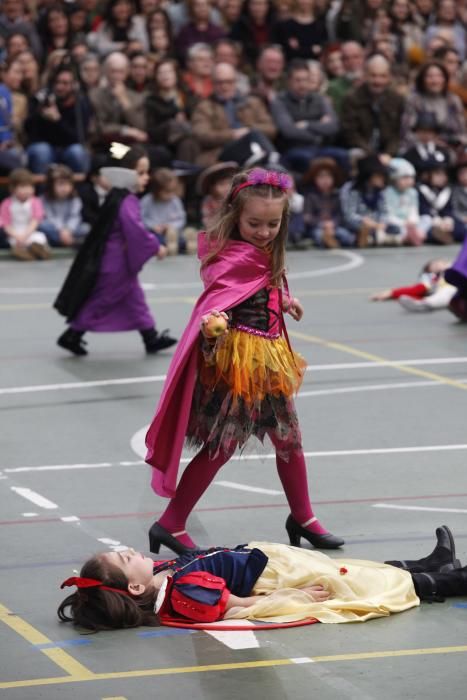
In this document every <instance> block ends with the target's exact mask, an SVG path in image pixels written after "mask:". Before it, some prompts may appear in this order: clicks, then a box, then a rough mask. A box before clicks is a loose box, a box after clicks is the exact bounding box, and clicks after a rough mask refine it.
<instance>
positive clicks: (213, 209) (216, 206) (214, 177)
mask: <svg viewBox="0 0 467 700" xmlns="http://www.w3.org/2000/svg"><path fill="white" fill-rule="evenodd" d="M237 171H238V164H237V163H236V162H235V161H233V160H229V161H225V162H223V163H215V164H214V165H211V166H210V167H209V168H206V169H205V170H203V172H202V173H201V174H200V175H199V177H198V183H197V189H198V192H199V194H200V195H201V196H202V198H203V199H202V201H201V223H202V226H203V229H204V230H205V231H207V230H208V229H210V228H211V227H212V226H214V224H215V221H216V217H217V214H218V213H219V211H220V209H221V206H222V203H223V201H224V199H225V198H226V197H227V195H228V193H229V191H230V185H231V184H232V177H233V176H234V175H235V173H236V172H237Z"/></svg>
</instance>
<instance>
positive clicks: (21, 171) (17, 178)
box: [8, 168, 34, 192]
mask: <svg viewBox="0 0 467 700" xmlns="http://www.w3.org/2000/svg"><path fill="white" fill-rule="evenodd" d="M21 185H32V186H33V187H34V175H33V174H32V172H31V171H30V170H27V169H26V168H15V169H14V170H12V171H11V173H10V174H9V176H8V186H9V188H10V191H11V192H13V190H14V189H16V187H19V186H21Z"/></svg>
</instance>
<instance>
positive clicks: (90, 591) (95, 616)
mask: <svg viewBox="0 0 467 700" xmlns="http://www.w3.org/2000/svg"><path fill="white" fill-rule="evenodd" d="M80 576H82V577H83V578H93V579H97V580H99V581H102V583H104V584H105V585H106V586H111V587H112V588H118V589H120V590H122V591H125V592H127V591H128V583H129V582H128V579H127V577H126V576H125V574H124V573H123V571H122V570H121V569H119V568H118V566H115V565H114V564H111V563H109V562H108V561H107V560H106V559H105V558H104V556H103V555H102V554H96V556H94V557H92V559H89V560H88V561H87V562H86V563H85V564H84V565H83V567H82V568H81V572H80ZM154 597H155V595H154V590H153V589H149V590H146V591H145V592H144V593H143V594H142V595H140V596H133V595H124V594H120V593H117V592H115V591H103V590H102V589H100V588H86V589H83V588H81V589H78V590H77V591H75V593H72V594H71V595H69V596H68V597H67V598H65V600H64V601H62V602H61V603H60V605H59V606H58V609H57V614H58V617H59V618H60V620H61V621H62V622H72V623H73V624H74V625H78V626H79V627H85V628H86V629H88V630H92V631H93V632H99V631H100V630H111V629H123V628H127V627H139V626H140V625H147V626H149V627H155V626H157V625H158V624H159V622H158V619H157V617H156V614H155V613H154ZM68 608H69V609H70V612H67V609H68Z"/></svg>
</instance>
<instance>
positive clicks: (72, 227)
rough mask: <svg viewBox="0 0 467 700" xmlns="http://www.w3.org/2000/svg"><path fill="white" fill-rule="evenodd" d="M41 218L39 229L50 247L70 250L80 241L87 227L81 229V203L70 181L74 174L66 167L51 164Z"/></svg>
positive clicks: (46, 181) (72, 182)
mask: <svg viewBox="0 0 467 700" xmlns="http://www.w3.org/2000/svg"><path fill="white" fill-rule="evenodd" d="M41 199H42V205H43V207H44V218H43V220H42V221H41V223H40V225H39V230H40V231H42V232H43V233H45V235H46V236H47V241H48V242H49V244H50V245H52V246H63V247H66V248H70V247H72V246H76V245H79V244H81V243H82V242H83V240H84V237H85V235H86V233H87V232H88V228H87V227H86V226H83V219H82V216H81V209H82V203H81V199H80V198H79V197H78V195H77V193H76V189H75V184H74V181H73V171H72V170H70V168H68V167H67V166H66V165H51V166H50V168H49V169H48V171H47V174H46V178H45V190H44V194H43V195H42V197H41Z"/></svg>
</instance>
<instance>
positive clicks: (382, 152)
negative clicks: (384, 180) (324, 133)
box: [341, 55, 404, 162]
mask: <svg viewBox="0 0 467 700" xmlns="http://www.w3.org/2000/svg"><path fill="white" fill-rule="evenodd" d="M391 80H392V75H391V67H390V65H389V61H388V60H387V59H386V58H384V56H380V55H375V56H371V57H370V58H369V59H368V60H367V61H366V64H365V77H364V81H363V83H362V85H360V86H359V87H357V88H355V89H354V90H352V91H351V92H349V93H348V95H346V97H345V98H344V100H343V103H342V122H341V126H342V136H343V138H344V141H345V143H346V145H347V146H348V147H349V148H352V149H354V148H358V149H361V151H363V153H364V154H365V155H370V154H377V155H378V154H379V156H380V159H381V160H382V162H389V160H390V159H391V157H392V156H394V155H396V153H397V152H398V150H399V145H400V128H401V127H400V125H401V119H402V113H403V111H404V98H403V97H402V96H401V95H400V94H399V93H397V92H396V91H395V90H394V89H393V88H391Z"/></svg>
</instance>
